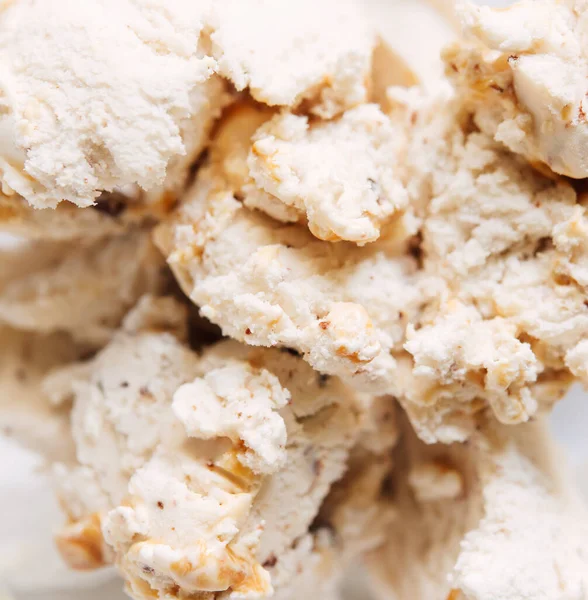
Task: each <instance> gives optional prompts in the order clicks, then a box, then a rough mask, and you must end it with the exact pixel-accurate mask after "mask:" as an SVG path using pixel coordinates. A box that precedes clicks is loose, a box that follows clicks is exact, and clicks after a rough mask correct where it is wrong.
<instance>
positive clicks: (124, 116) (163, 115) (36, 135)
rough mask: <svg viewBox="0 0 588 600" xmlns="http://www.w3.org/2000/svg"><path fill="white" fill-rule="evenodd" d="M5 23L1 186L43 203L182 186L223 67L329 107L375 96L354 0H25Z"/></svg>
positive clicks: (367, 37) (219, 102)
mask: <svg viewBox="0 0 588 600" xmlns="http://www.w3.org/2000/svg"><path fill="white" fill-rule="evenodd" d="M251 15H256V18H255V19H252V18H251ZM0 27H1V28H2V32H3V35H2V41H1V43H0V56H1V57H2V64H3V72H2V75H1V89H2V96H1V102H2V117H1V119H0V132H1V139H2V152H1V153H0V157H1V158H0V171H1V177H2V187H3V192H4V194H6V195H11V194H15V193H16V194H19V195H20V196H22V197H23V198H25V199H26V200H27V201H28V202H29V203H30V204H31V205H33V206H34V207H36V208H44V207H55V206H56V205H57V204H58V203H59V202H61V201H62V200H67V201H69V202H71V203H73V204H76V205H78V206H80V207H85V206H90V205H91V204H93V203H94V201H95V199H96V198H97V197H98V195H99V194H100V193H101V192H103V191H112V190H114V189H116V188H120V187H124V186H125V185H130V184H137V185H138V186H140V187H141V188H143V189H146V190H152V189H156V188H161V187H162V186H163V187H164V188H170V189H173V190H178V189H180V190H181V186H182V184H183V182H184V181H185V179H186V175H187V169H188V167H189V165H190V164H191V163H192V162H193V161H194V159H195V158H196V157H197V156H198V155H199V154H200V152H201V151H202V150H203V148H204V147H205V145H206V142H207V137H208V134H209V132H210V129H211V126H212V125H213V123H214V121H215V119H216V118H217V117H218V116H219V115H220V112H221V109H222V107H223V106H224V105H225V104H226V103H227V102H228V101H229V100H230V99H229V96H228V95H227V92H226V90H225V87H226V83H225V81H226V80H225V79H223V77H222V76H224V77H225V78H226V79H228V81H230V82H231V83H232V84H233V85H234V86H235V87H236V88H237V89H238V90H242V89H245V88H248V89H249V90H250V92H251V94H252V95H253V96H254V97H255V98H256V99H258V100H259V101H261V102H265V103H267V104H270V105H285V106H298V105H300V104H301V103H303V102H307V103H308V106H309V109H311V110H312V111H313V112H314V113H316V114H319V115H321V116H326V117H327V116H333V115H335V114H337V113H338V112H340V111H341V110H343V109H345V108H347V107H351V106H354V105H356V104H359V103H361V102H363V101H364V100H365V97H366V94H367V75H368V74H369V69H370V58H371V52H372V46H373V36H372V34H371V31H370V29H369V27H368V26H367V24H366V23H365V21H364V20H363V19H362V17H361V14H360V13H359V12H358V10H357V9H356V7H355V5H354V4H352V3H350V2H347V1H346V2H343V3H340V2H334V0H327V1H324V2H319V3H315V2H310V1H309V0H306V1H305V2H303V3H298V4H296V6H294V5H292V4H291V3H290V2H286V1H282V0H281V1H279V2H267V1H264V0H252V1H251V2H245V3H242V2H236V1H234V0H222V1H221V2H209V1H207V0H205V1H203V2H197V3H191V2H187V1H185V0H174V2H171V3H169V2H164V1H163V0H158V1H156V2H132V1H130V0H126V1H125V2H123V3H122V4H121V3H119V2H113V1H112V0H99V1H96V2H91V3H90V4H88V3H77V4H75V6H74V5H71V3H70V2H67V1H65V0H54V1H52V2H48V3H39V2H35V1H34V0H22V1H19V2H14V3H11V4H9V5H8V6H7V7H5V8H4V9H3V10H2V13H1V14H0ZM122 56H124V57H125V59H124V60H121V57H122Z"/></svg>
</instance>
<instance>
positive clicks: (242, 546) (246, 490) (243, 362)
mask: <svg viewBox="0 0 588 600" xmlns="http://www.w3.org/2000/svg"><path fill="white" fill-rule="evenodd" d="M174 306H175V308H174ZM178 310H180V308H179V307H178V306H177V305H174V302H173V301H172V300H171V299H165V298H163V299H150V298H148V297H145V298H143V299H142V300H141V302H140V304H139V305H138V307H137V309H135V312H134V313H131V315H130V316H129V317H128V318H127V320H126V321H125V325H124V326H123V329H122V330H121V331H120V332H119V333H118V334H117V335H116V336H115V337H114V338H113V340H112V341H111V343H110V344H109V345H108V346H107V347H106V348H105V349H104V350H102V351H101V352H100V353H99V354H98V355H97V356H96V357H95V358H94V359H92V360H91V361H89V362H87V363H79V364H76V365H73V366H70V367H66V368H65V369H64V370H60V371H56V372H54V373H52V374H51V375H50V376H49V377H48V378H46V380H45V383H44V387H45V391H46V393H47V394H48V395H49V396H50V397H51V398H52V399H53V401H54V402H60V401H64V400H66V399H69V398H73V410H72V431H73V436H74V441H75V445H76V463H77V464H76V463H74V464H67V463H64V464H62V465H58V466H57V467H56V469H55V470H56V477H57V485H58V490H59V495H60V498H61V502H62V503H63V505H64V507H65V508H66V510H67V512H68V514H69V517H70V519H71V524H69V525H67V526H66V527H65V528H64V529H63V530H62V532H61V533H60V534H59V536H58V538H57V541H58V547H59V548H60V549H61V551H62V554H63V555H64V557H65V558H66V559H67V560H68V562H69V563H70V564H71V565H72V566H74V567H77V568H93V567H98V566H100V565H101V564H104V563H108V562H111V561H114V562H116V564H117V565H118V567H119V569H120V570H121V572H122V574H123V576H124V577H125V579H126V580H127V589H128V591H129V593H130V594H131V595H132V596H133V597H135V598H147V597H152V595H153V594H155V595H156V597H162V598H163V597H167V596H166V595H165V594H171V595H172V596H175V595H177V596H178V597H183V595H185V594H191V593H204V592H206V593H213V592H226V594H227V595H228V597H235V598H237V597H240V595H241V594H250V595H251V597H264V596H265V594H268V593H269V592H270V590H271V589H272V585H274V586H277V585H280V586H282V588H284V591H283V592H281V593H283V594H286V591H285V590H286V588H288V587H291V586H292V584H293V582H294V579H293V578H294V577H295V575H296V572H297V570H298V567H296V566H288V565H289V564H290V561H291V560H293V561H295V562H294V565H296V564H297V562H296V561H302V563H301V564H302V565H303V566H301V567H300V568H303V569H304V570H308V572H309V574H308V577H311V578H312V577H316V575H312V573H313V572H314V570H315V569H317V568H319V567H318V566H317V565H316V563H317V561H318V563H320V564H322V562H323V561H324V560H326V559H325V558H321V556H322V555H323V554H324V553H327V554H329V553H339V552H340V549H339V548H338V546H339V545H340V544H341V543H342V542H341V541H338V542H336V543H335V542H334V541H330V542H328V536H327V537H326V538H325V535H327V534H326V533H325V534H321V535H322V537H321V536H319V537H320V539H323V538H324V539H323V542H321V543H322V545H323V546H324V549H323V550H320V549H319V548H321V547H322V546H321V545H320V544H321V543H319V540H318V538H317V541H316V543H312V544H311V545H310V547H309V546H308V542H306V541H303V537H304V536H306V537H308V533H307V532H308V528H309V526H310V524H311V522H312V520H313V519H314V517H315V516H316V514H317V513H318V510H319V507H320V505H321V502H322V500H323V499H324V497H325V496H326V494H327V493H328V491H329V488H330V486H331V484H332V483H333V482H334V481H335V480H336V479H338V478H340V477H341V476H342V474H343V473H344V471H345V468H346V461H347V458H348V456H349V451H350V448H351V446H352V445H353V444H354V443H356V442H357V441H358V437H359V434H360V433H361V431H362V427H363V426H362V423H363V422H364V420H365V419H367V415H368V413H369V411H368V408H369V403H367V401H368V398H367V397H366V398H363V397H362V396H360V395H357V394H355V393H354V392H352V391H351V390H350V389H348V388H346V387H345V386H344V385H343V384H342V383H340V382H338V381H337V380H336V379H335V378H332V379H329V380H326V379H323V378H321V377H319V376H318V375H317V374H315V373H313V372H312V370H311V369H310V367H308V366H307V365H305V364H304V363H303V362H302V361H301V360H300V359H299V358H297V357H294V356H292V355H290V354H289V353H281V352H279V351H277V350H276V351H266V350H255V349H247V348H246V347H240V346H239V345H237V344H235V343H224V344H221V345H219V346H214V347H212V348H211V349H210V350H208V351H207V352H205V354H204V355H203V356H202V358H199V357H198V356H197V355H196V354H195V353H194V352H192V351H191V350H189V349H188V348H187V347H186V346H185V345H184V344H183V343H182V341H181V331H179V330H178V323H177V319H176V318H175V317H176V315H177V311H178ZM166 320H168V321H169V320H171V321H172V322H171V323H170V325H171V326H172V329H171V330H169V332H166V331H165V324H166ZM154 327H155V328H154ZM168 327H169V325H168ZM174 331H176V334H174V333H173V332H174ZM176 335H180V338H178V337H176ZM365 422H366V423H367V422H368V421H365ZM383 475H384V473H381V474H380V477H383ZM376 488H377V486H376ZM293 507H296V509H295V510H293ZM313 535H314V534H313ZM313 535H310V537H308V540H309V541H310V540H311V539H312V537H313ZM317 544H318V546H317ZM299 545H302V547H303V548H306V550H305V551H304V552H305V554H304V556H303V555H300V556H299V557H298V558H295V557H296V552H294V554H293V556H292V558H288V556H289V552H290V551H291V550H296V549H297V548H298V546H299ZM364 545H365V543H364ZM368 546H369V544H368ZM350 547H353V546H350ZM362 547H363V546H362ZM299 553H300V550H298V554H299ZM306 555H308V556H307V557H306ZM282 557H284V562H282ZM307 563H308V564H307ZM262 565H266V567H267V569H268V570H266V569H265V568H264V567H263V566H262ZM292 569H293V570H292ZM339 571H340V569H339V568H338V567H337V566H336V564H333V566H332V568H331V569H327V572H328V573H331V575H330V576H331V577H333V578H335V577H336V576H338V575H339ZM274 572H275V573H276V575H275V577H274V576H273V575H272V579H271V582H270V574H273V573H274ZM280 589H281V588H277V591H278V592H279V593H280ZM205 597H207V596H206V595H205ZM211 597H212V596H211ZM284 597H286V596H284Z"/></svg>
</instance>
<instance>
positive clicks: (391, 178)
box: [246, 104, 408, 244]
mask: <svg viewBox="0 0 588 600" xmlns="http://www.w3.org/2000/svg"><path fill="white" fill-rule="evenodd" d="M403 134H404V132H403V131H402V130H400V131H398V132H396V131H395V130H394V128H393V126H392V123H391V122H390V119H389V118H388V117H386V116H385V115H384V114H383V113H382V112H381V111H380V109H379V108H378V107H377V106H376V105H370V104H367V105H363V106H360V107H358V108H354V109H351V110H349V111H347V112H345V113H344V114H343V115H342V116H341V118H340V119H338V120H336V121H330V122H318V123H312V124H311V123H309V120H308V118H307V117H301V116H297V115H292V114H280V115H277V116H276V117H274V118H273V119H271V120H270V121H269V122H268V123H266V124H264V125H262V126H261V127H260V128H259V129H258V130H257V131H256V132H255V134H254V137H253V140H252V141H253V143H252V146H251V150H250V153H249V157H248V161H247V163H248V167H249V174H250V177H251V178H252V179H253V183H254V185H253V186H250V187H249V188H246V194H247V197H246V203H247V205H248V206H253V207H255V208H259V209H261V210H264V211H265V212H266V213H268V214H269V215H270V216H272V217H274V218H276V219H279V220H281V221H286V222H288V221H294V222H295V221H299V220H301V219H302V218H304V217H306V220H307V221H308V227H309V229H310V231H311V232H312V233H313V234H314V235H315V236H316V237H317V238H319V239H321V240H327V241H338V240H348V241H353V242H356V243H358V244H365V243H367V242H372V241H374V240H375V239H377V238H378V237H379V235H380V229H381V227H382V225H383V224H384V223H386V222H387V221H390V220H391V217H392V215H394V214H395V213H400V212H401V211H402V210H403V209H405V208H406V207H407V204H408V194H407V192H406V190H405V188H404V186H403V184H402V181H401V179H400V177H399V176H398V174H397V173H396V172H395V171H396V170H398V169H400V164H401V163H400V157H401V155H402V149H403V146H404V139H403Z"/></svg>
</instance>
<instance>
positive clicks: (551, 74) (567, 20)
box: [445, 0, 588, 179]
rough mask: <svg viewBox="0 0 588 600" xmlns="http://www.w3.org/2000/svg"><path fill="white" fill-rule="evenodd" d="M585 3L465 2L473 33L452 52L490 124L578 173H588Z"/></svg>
mask: <svg viewBox="0 0 588 600" xmlns="http://www.w3.org/2000/svg"><path fill="white" fill-rule="evenodd" d="M585 11H586V6H585V4H584V2H582V1H581V0H565V1H563V2H558V1H556V0H539V1H534V0H520V1H519V2H516V3H514V4H513V5H512V6H510V7H509V8H508V10H500V9H491V8H489V7H487V6H475V5H474V4H472V3H467V4H466V3H464V4H463V5H462V21H463V24H464V30H465V33H466V34H469V36H470V41H469V43H461V42H459V43H457V44H456V45H455V46H453V47H452V48H450V49H449V50H448V51H447V53H446V57H445V59H446V64H447V72H448V74H449V75H450V76H451V78H452V79H453V80H454V81H455V84H456V87H457V91H458V93H459V94H461V95H462V96H463V98H464V100H466V101H467V102H468V103H469V104H470V105H471V106H472V108H473V110H474V111H475V120H476V123H477V125H478V126H479V127H480V128H481V129H482V130H483V131H485V132H486V133H488V134H490V135H492V136H493V137H494V138H495V139H496V140H497V141H500V142H502V143H503V144H505V145H506V146H507V147H508V148H509V149H510V150H512V151H513V152H516V153H518V154H521V155H523V156H525V157H526V158H527V159H528V160H529V161H531V162H534V163H539V164H543V165H546V166H547V167H548V168H549V169H551V170H552V171H554V172H555V173H560V174H561V175H567V176H569V177H573V178H577V179H583V178H585V177H586V176H588V159H587V158H586V153H585V150H584V148H585V147H586V143H587V141H588V122H587V121H586V112H585V111H586V110H588V108H587V105H586V102H587V100H586V90H585V85H584V82H585V79H586V75H587V73H588V51H587V50H586V41H585V36H586V32H585V27H586V25H585Z"/></svg>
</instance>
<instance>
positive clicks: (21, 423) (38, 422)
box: [0, 326, 86, 460]
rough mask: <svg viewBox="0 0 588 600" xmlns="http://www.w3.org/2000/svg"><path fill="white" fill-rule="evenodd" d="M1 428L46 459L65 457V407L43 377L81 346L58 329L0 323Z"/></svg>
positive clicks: (69, 445)
mask: <svg viewBox="0 0 588 600" xmlns="http://www.w3.org/2000/svg"><path fill="white" fill-rule="evenodd" d="M0 339H1V340H2V343H1V344H0V432H1V433H2V435H5V436H7V437H8V438H11V439H14V440H15V441H17V442H18V443H20V444H22V445H23V446H25V447H27V448H29V449H31V450H34V451H35V452H38V453H39V454H41V455H43V456H44V457H46V458H47V459H48V460H70V459H71V457H72V456H73V451H74V447H73V441H72V437H71V431H70V427H69V410H68V409H67V408H68V407H66V406H65V407H64V406H59V405H52V404H51V403H50V402H48V401H47V399H46V398H45V397H44V394H43V388H42V386H43V380H44V377H45V376H46V375H47V374H48V373H49V372H50V371H51V370H52V369H54V368H57V367H61V366H64V365H66V364H68V363H70V362H72V361H75V360H78V359H79V358H80V357H81V356H82V355H83V353H84V352H85V351H86V349H85V348H83V347H82V346H79V345H78V344H76V343H74V342H73V340H72V339H71V337H69V336H68V335H66V334H63V333H54V334H50V335H43V334H37V333H29V332H23V331H18V330H15V329H12V328H9V327H5V326H2V327H1V328H0Z"/></svg>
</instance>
